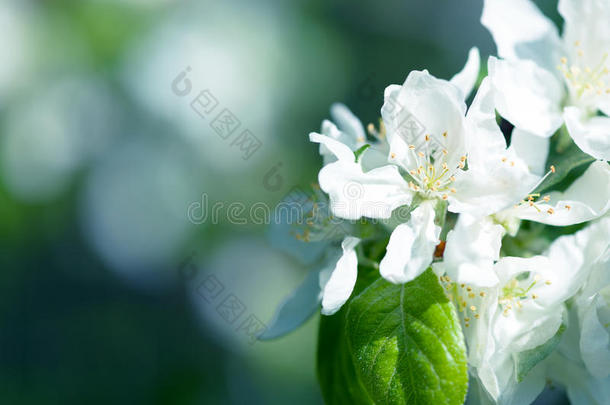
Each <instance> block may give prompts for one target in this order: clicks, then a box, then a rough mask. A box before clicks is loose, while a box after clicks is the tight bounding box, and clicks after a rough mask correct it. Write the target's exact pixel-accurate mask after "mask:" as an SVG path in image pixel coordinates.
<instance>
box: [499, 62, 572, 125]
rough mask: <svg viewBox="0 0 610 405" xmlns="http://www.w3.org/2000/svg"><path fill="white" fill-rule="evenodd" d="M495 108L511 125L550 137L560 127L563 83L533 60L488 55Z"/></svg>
mask: <svg viewBox="0 0 610 405" xmlns="http://www.w3.org/2000/svg"><path fill="white" fill-rule="evenodd" d="M489 77H490V79H491V82H492V86H493V88H494V90H495V91H496V108H497V110H498V112H499V113H500V115H502V116H503V117H504V118H506V119H507V120H508V121H510V122H511V123H512V124H513V125H514V126H516V127H519V128H521V129H523V130H525V131H528V132H532V133H534V134H536V135H539V136H547V137H548V136H551V135H552V134H553V133H554V132H555V131H556V130H557V128H559V127H560V126H561V123H562V117H561V109H560V105H561V102H562V99H563V96H564V89H563V87H562V86H563V83H562V82H560V81H559V79H558V78H556V77H555V76H554V75H553V74H551V73H550V72H549V71H547V70H545V69H542V68H540V67H539V66H537V65H536V64H535V63H534V62H532V61H529V60H524V61H507V60H498V59H496V58H494V57H490V58H489Z"/></svg>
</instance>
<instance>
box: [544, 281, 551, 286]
mask: <svg viewBox="0 0 610 405" xmlns="http://www.w3.org/2000/svg"><path fill="white" fill-rule="evenodd" d="M544 284H546V285H551V284H553V282H552V281H551V280H546V281H545V282H544Z"/></svg>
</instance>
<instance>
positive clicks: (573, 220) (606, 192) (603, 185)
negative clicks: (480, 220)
mask: <svg viewBox="0 0 610 405" xmlns="http://www.w3.org/2000/svg"><path fill="white" fill-rule="evenodd" d="M549 197H550V201H549V203H540V204H539V203H536V206H537V207H530V206H529V205H527V204H523V205H521V206H519V207H518V208H514V209H512V210H510V211H511V213H512V215H515V216H517V217H519V218H521V219H528V220H530V221H536V222H542V223H543V224H548V225H555V226H566V225H572V224H578V223H581V222H586V221H590V220H592V219H594V218H598V217H600V216H602V215H604V214H605V213H606V212H608V210H609V209H610V166H609V165H608V163H606V162H602V161H596V162H593V163H592V164H591V166H589V168H588V169H587V170H586V171H585V173H584V174H583V175H582V176H581V177H579V178H578V179H576V180H575V181H574V183H572V184H571V185H570V187H568V189H567V190H566V191H565V192H563V193H562V192H554V193H550V194H549ZM568 207H569V208H568ZM549 209H551V210H552V211H550V212H552V213H549Z"/></svg>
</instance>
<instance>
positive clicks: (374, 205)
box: [318, 161, 412, 220]
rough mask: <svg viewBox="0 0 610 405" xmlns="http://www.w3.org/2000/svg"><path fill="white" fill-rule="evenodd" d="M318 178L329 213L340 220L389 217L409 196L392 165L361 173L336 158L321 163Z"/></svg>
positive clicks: (356, 168) (402, 180)
mask: <svg viewBox="0 0 610 405" xmlns="http://www.w3.org/2000/svg"><path fill="white" fill-rule="evenodd" d="M318 181H319V183H320V188H321V189H322V190H323V191H324V192H325V193H327V194H328V196H329V198H330V208H331V210H332V212H333V214H334V215H336V216H337V217H339V218H344V219H352V220H355V219H360V218H362V217H368V218H389V217H390V216H391V214H392V211H393V210H394V209H396V208H398V207H400V206H403V205H406V204H409V203H410V202H411V199H412V193H411V191H410V190H409V189H408V187H407V184H406V182H405V180H404V179H403V178H402V176H401V175H400V173H399V172H398V168H397V167H396V166H384V167H380V168H377V169H373V170H371V171H368V172H366V173H365V172H363V171H362V168H361V167H360V165H358V164H357V163H353V162H343V161H338V162H335V163H331V164H329V165H326V166H324V167H323V168H322V170H320V173H319V175H318Z"/></svg>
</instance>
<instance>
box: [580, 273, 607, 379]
mask: <svg viewBox="0 0 610 405" xmlns="http://www.w3.org/2000/svg"><path fill="white" fill-rule="evenodd" d="M609 270H610V267H607V268H606V269H605V271H609ZM608 305H610V302H605V300H604V299H603V297H602V296H600V295H597V296H596V297H595V298H594V299H593V300H592V301H591V302H590V303H589V305H588V306H587V307H585V308H582V309H580V308H579V311H578V312H579V318H580V327H581V335H580V353H581V355H582V359H583V361H584V362H585V364H586V366H587V369H588V370H589V372H590V373H591V374H593V375H594V376H595V377H597V378H605V377H608V375H609V374H610V335H609V334H608V330H607V329H606V327H605V325H603V324H602V323H601V322H600V319H599V317H598V315H597V310H598V306H600V307H601V306H608Z"/></svg>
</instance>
